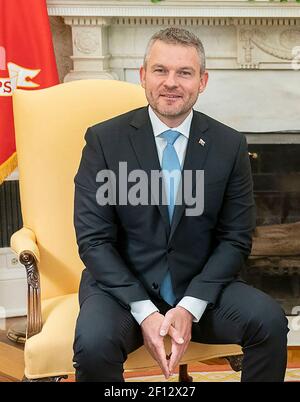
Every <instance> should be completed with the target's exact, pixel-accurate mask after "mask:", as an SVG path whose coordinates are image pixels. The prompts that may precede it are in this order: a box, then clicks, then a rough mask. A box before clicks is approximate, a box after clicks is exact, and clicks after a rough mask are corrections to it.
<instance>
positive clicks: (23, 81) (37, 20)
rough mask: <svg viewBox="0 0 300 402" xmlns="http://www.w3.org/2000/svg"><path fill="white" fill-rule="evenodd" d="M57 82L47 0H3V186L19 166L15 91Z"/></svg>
mask: <svg viewBox="0 0 300 402" xmlns="http://www.w3.org/2000/svg"><path fill="white" fill-rule="evenodd" d="M58 82H59V80H58V74H57V68H56V62H55V56H54V50H53V44H52V36H51V31H50V25H49V18H48V13H47V6H46V0H0V184H1V183H2V182H3V180H4V179H5V177H6V176H8V175H9V174H10V173H11V172H12V171H13V170H14V169H15V168H16V166H17V156H16V145H15V137H14V123H13V110H12V97H11V96H12V93H13V91H14V89H16V88H21V89H28V90H33V89H42V88H46V87H49V86H52V85H56V84H58Z"/></svg>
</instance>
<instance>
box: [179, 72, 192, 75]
mask: <svg viewBox="0 0 300 402" xmlns="http://www.w3.org/2000/svg"><path fill="white" fill-rule="evenodd" d="M180 74H181V75H185V76H189V75H191V72H190V71H180Z"/></svg>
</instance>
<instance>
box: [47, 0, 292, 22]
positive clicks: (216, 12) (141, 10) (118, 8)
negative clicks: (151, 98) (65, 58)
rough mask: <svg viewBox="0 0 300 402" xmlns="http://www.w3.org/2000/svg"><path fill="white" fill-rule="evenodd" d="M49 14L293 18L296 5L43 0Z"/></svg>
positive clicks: (239, 0)
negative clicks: (46, 4) (45, 2)
mask: <svg viewBox="0 0 300 402" xmlns="http://www.w3.org/2000/svg"><path fill="white" fill-rule="evenodd" d="M47 3H48V12H49V15H53V16H57V15H59V16H68V17H75V16H77V17H78V16H88V17H91V16H103V17H129V16H131V17H209V18H213V17H214V18H220V17H229V18H230V17H236V18H247V17H248V18H255V17H259V18H297V17H300V6H299V4H297V3H296V2H295V1H293V2H288V3H279V2H272V3H270V2H269V1H262V0H256V1H255V2H249V1H248V0H232V1H226V0H223V1H214V0H209V1H207V0H206V1H202V0H164V1H163V2H161V3H151V2H150V0H147V1H143V0H131V1H122V0H110V1H106V0H47Z"/></svg>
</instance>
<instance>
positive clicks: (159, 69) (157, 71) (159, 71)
mask: <svg viewBox="0 0 300 402" xmlns="http://www.w3.org/2000/svg"><path fill="white" fill-rule="evenodd" d="M163 71H164V70H163V69H162V68H156V69H155V70H154V72H155V73H163Z"/></svg>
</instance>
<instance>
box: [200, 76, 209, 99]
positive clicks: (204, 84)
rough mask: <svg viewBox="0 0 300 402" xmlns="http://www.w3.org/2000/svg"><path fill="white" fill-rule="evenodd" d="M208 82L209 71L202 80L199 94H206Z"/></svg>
mask: <svg viewBox="0 0 300 402" xmlns="http://www.w3.org/2000/svg"><path fill="white" fill-rule="evenodd" d="M207 82H208V71H204V73H203V74H202V75H201V78H200V85H199V94H201V93H202V92H204V90H205V88H206V85H207Z"/></svg>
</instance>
